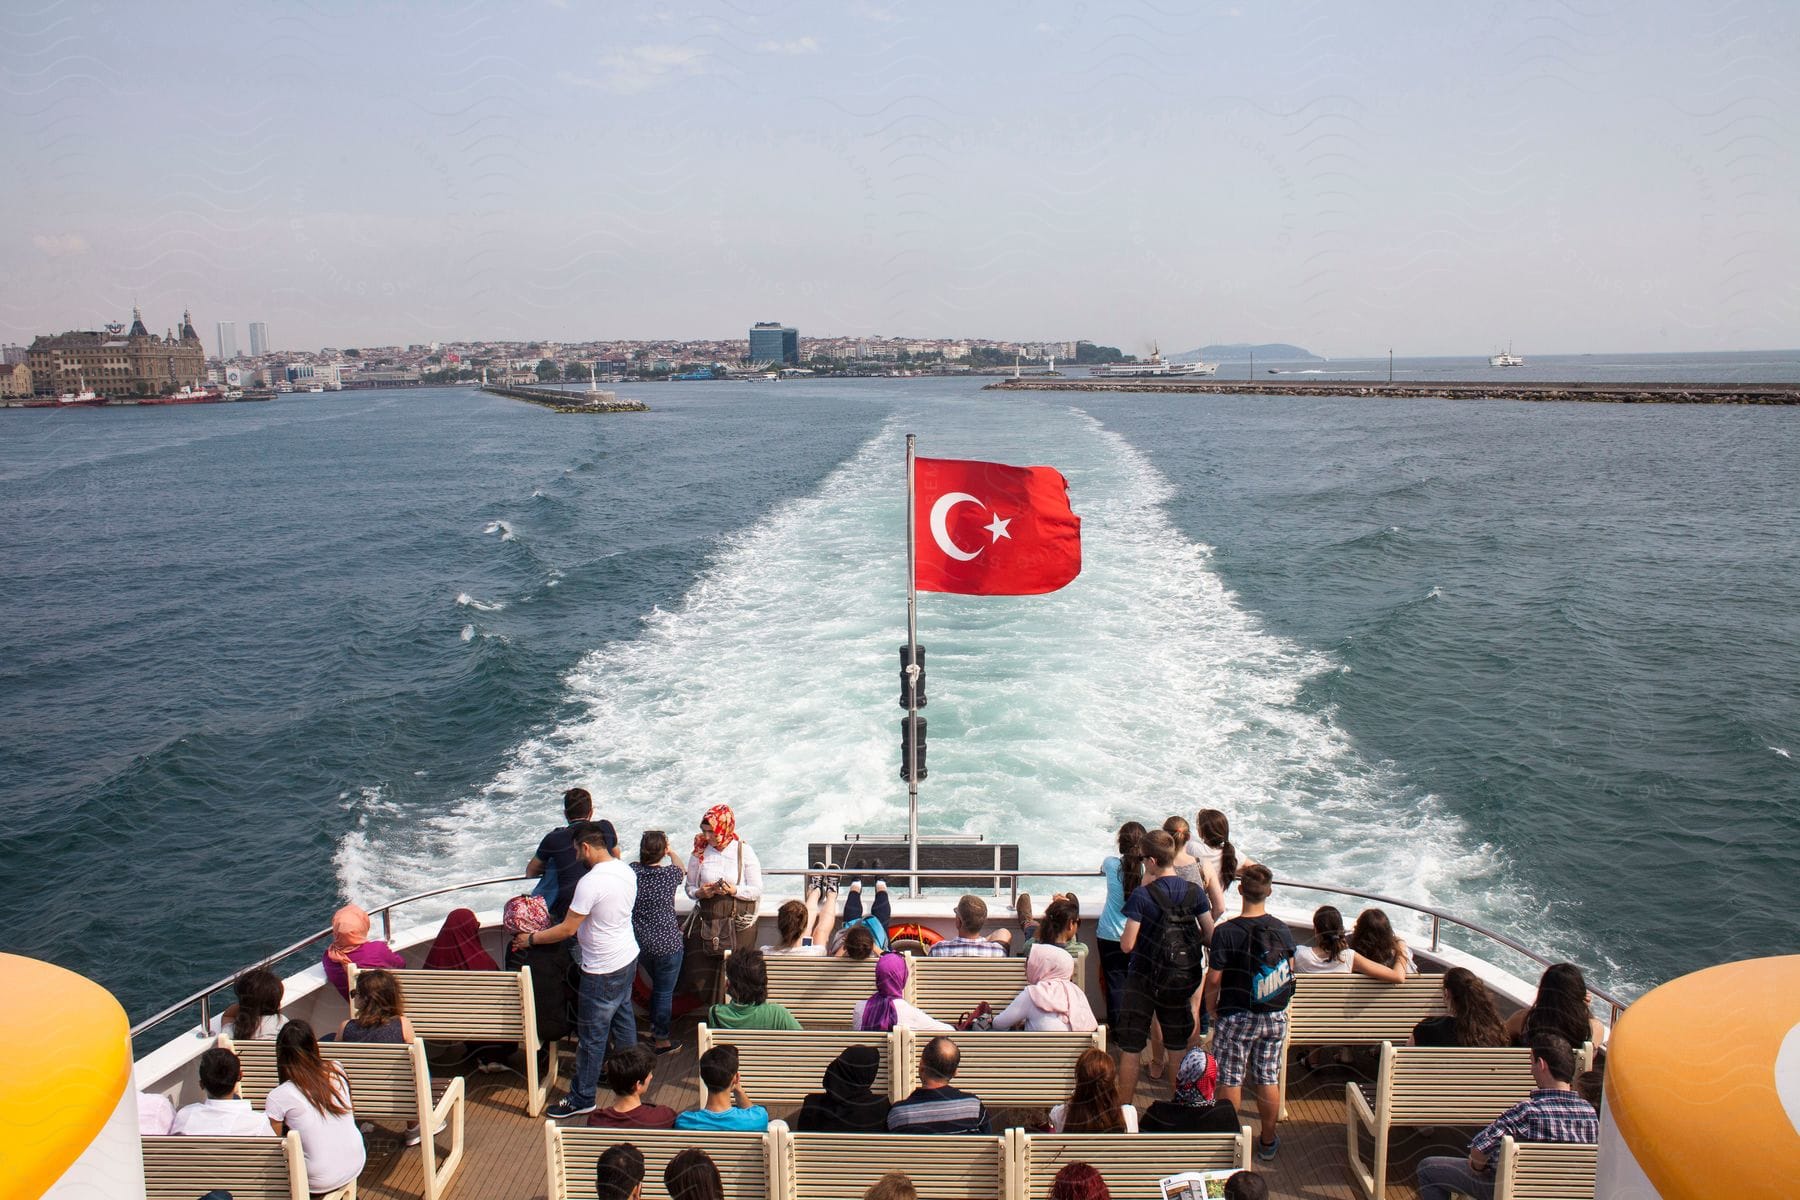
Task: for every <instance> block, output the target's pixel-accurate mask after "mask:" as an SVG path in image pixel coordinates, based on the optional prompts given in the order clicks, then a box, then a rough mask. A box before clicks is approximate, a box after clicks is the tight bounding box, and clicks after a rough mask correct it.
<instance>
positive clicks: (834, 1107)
mask: <svg viewBox="0 0 1800 1200" xmlns="http://www.w3.org/2000/svg"><path fill="white" fill-rule="evenodd" d="M880 1072H881V1052H880V1051H879V1050H877V1049H876V1048H875V1047H873V1046H847V1047H845V1048H844V1052H843V1053H842V1054H840V1055H838V1056H837V1057H836V1058H834V1059H832V1060H831V1065H830V1066H828V1067H826V1068H825V1090H824V1091H822V1092H814V1093H812V1094H811V1095H810V1096H808V1097H806V1099H805V1100H803V1101H801V1102H800V1117H799V1120H798V1122H797V1125H798V1128H799V1130H800V1132H802V1133H886V1132H887V1115H888V1108H889V1102H888V1098H887V1097H886V1096H884V1095H882V1094H880V1093H878V1092H876V1091H875V1077H876V1075H878V1074H880Z"/></svg>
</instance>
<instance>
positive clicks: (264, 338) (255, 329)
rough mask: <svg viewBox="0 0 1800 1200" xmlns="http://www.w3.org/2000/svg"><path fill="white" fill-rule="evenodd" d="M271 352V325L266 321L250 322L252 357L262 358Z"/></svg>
mask: <svg viewBox="0 0 1800 1200" xmlns="http://www.w3.org/2000/svg"><path fill="white" fill-rule="evenodd" d="M268 352H269V326H268V322H266V321H252V322H250V357H251V358H261V357H262V356H263V355H265V354H267V353H268Z"/></svg>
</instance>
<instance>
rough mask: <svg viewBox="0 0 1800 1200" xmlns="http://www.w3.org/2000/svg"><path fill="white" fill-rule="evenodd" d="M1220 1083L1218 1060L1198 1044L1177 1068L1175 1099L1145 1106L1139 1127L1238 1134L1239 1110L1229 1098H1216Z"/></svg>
mask: <svg viewBox="0 0 1800 1200" xmlns="http://www.w3.org/2000/svg"><path fill="white" fill-rule="evenodd" d="M1218 1082H1219V1063H1218V1060H1217V1059H1215V1058H1214V1057H1213V1056H1212V1055H1210V1054H1208V1053H1207V1052H1206V1051H1205V1050H1202V1049H1201V1048H1200V1047H1198V1046H1195V1047H1194V1048H1193V1049H1192V1050H1189V1051H1188V1052H1187V1053H1186V1054H1185V1055H1183V1056H1182V1059H1181V1065H1180V1066H1178V1067H1176V1068H1175V1098H1174V1099H1173V1100H1158V1101H1157V1102H1156V1103H1154V1104H1152V1105H1151V1106H1150V1107H1149V1108H1147V1109H1145V1110H1144V1115H1143V1116H1142V1117H1140V1118H1139V1119H1138V1128H1139V1129H1140V1130H1142V1131H1143V1132H1144V1133H1235V1132H1236V1131H1237V1127H1238V1115H1237V1109H1236V1108H1234V1107H1232V1103H1231V1101H1229V1100H1214V1099H1213V1094H1214V1090H1215V1089H1216V1088H1217V1086H1218Z"/></svg>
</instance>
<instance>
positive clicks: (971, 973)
mask: <svg viewBox="0 0 1800 1200" xmlns="http://www.w3.org/2000/svg"><path fill="white" fill-rule="evenodd" d="M907 957H908V958H910V959H911V961H910V962H909V963H908V964H907V965H908V966H909V968H910V970H908V971H907V978H906V986H907V990H908V992H909V993H910V994H909V996H908V999H910V1000H911V1001H912V1002H913V1003H914V1004H916V1005H918V1006H919V1007H920V1008H922V1009H924V1010H925V1012H926V1013H927V1014H929V1015H930V1016H933V1017H936V1018H937V1019H938V1020H940V1021H949V1022H950V1023H952V1024H955V1022H956V1019H957V1018H958V1017H960V1016H962V1014H964V1013H966V1012H969V1011H970V1010H971V1009H973V1008H974V1007H975V1006H976V1005H977V1004H980V1003H981V1002H982V1001H984V1000H985V1001H987V1003H988V1004H989V1005H991V1006H992V1007H993V1010H994V1015H995V1016H999V1015H1000V1013H1001V1012H1002V1011H1003V1010H1004V1009H1005V1008H1006V1006H1007V1005H1009V1004H1011V1003H1012V1002H1013V997H1015V996H1017V995H1018V994H1019V993H1020V992H1021V991H1023V990H1024V988H1025V960H1024V959H1022V958H932V957H930V956H929V955H927V956H926V957H924V958H914V957H913V956H911V955H908V956H907ZM873 990H874V989H873V988H871V989H870V992H873ZM869 994H870V993H869V992H865V993H864V994H863V996H867V995H869ZM863 996H859V997H857V999H859V1000H860V999H862V998H863ZM802 1024H804V1022H802Z"/></svg>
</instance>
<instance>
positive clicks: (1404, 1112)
mask: <svg viewBox="0 0 1800 1200" xmlns="http://www.w3.org/2000/svg"><path fill="white" fill-rule="evenodd" d="M1382 1056H1383V1057H1382V1065H1381V1072H1380V1075H1379V1076H1378V1078H1379V1079H1380V1084H1379V1093H1378V1094H1377V1096H1376V1106H1377V1109H1378V1110H1379V1109H1381V1108H1383V1107H1385V1109H1386V1114H1385V1115H1386V1117H1387V1120H1388V1123H1389V1124H1391V1125H1485V1124H1487V1123H1488V1122H1489V1121H1492V1120H1493V1119H1494V1118H1495V1117H1497V1116H1499V1115H1500V1114H1501V1113H1503V1112H1505V1111H1506V1110H1507V1109H1508V1108H1511V1107H1512V1106H1513V1105H1515V1104H1517V1103H1518V1102H1519V1101H1521V1100H1523V1099H1525V1098H1526V1097H1527V1096H1529V1095H1531V1089H1532V1088H1533V1087H1534V1086H1536V1085H1535V1084H1534V1083H1533V1082H1532V1078H1531V1051H1529V1050H1526V1049H1523V1048H1520V1047H1514V1046H1507V1047H1503V1048H1501V1049H1480V1050H1470V1049H1464V1048H1461V1047H1450V1046H1396V1045H1394V1044H1393V1043H1392V1042H1384V1043H1382Z"/></svg>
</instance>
